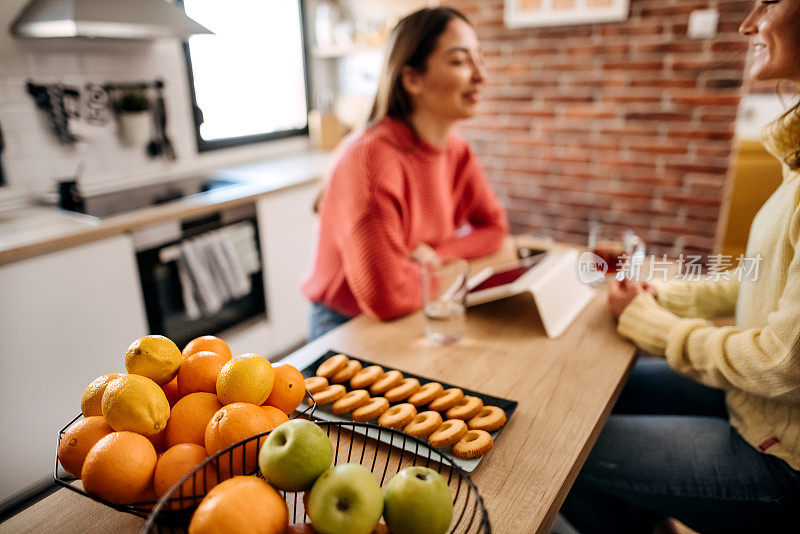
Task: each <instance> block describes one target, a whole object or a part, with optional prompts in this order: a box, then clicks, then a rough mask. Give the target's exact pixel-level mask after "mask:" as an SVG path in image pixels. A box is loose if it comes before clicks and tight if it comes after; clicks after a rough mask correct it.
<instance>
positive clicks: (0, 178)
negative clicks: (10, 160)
mask: <svg viewBox="0 0 800 534" xmlns="http://www.w3.org/2000/svg"><path fill="white" fill-rule="evenodd" d="M5 149H6V142H5V140H4V139H3V127H2V126H0V185H5V183H6V175H5V173H4V172H3V158H2V156H3V152H4V151H5Z"/></svg>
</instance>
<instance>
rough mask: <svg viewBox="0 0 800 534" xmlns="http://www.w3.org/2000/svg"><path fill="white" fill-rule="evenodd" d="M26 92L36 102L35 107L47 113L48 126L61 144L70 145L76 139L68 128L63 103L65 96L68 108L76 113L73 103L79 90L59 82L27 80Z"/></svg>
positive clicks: (65, 107)
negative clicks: (38, 82)
mask: <svg viewBox="0 0 800 534" xmlns="http://www.w3.org/2000/svg"><path fill="white" fill-rule="evenodd" d="M27 88H28V94H30V95H31V96H32V97H33V99H34V101H35V102H36V107H38V108H39V109H41V110H42V111H44V112H45V113H46V114H47V118H48V120H49V121H50V127H51V128H52V129H53V133H54V134H55V135H56V137H57V138H58V141H59V142H60V143H61V144H62V145H72V144H74V143H75V142H77V141H78V137H77V136H75V135H74V134H73V133H72V132H70V130H69V118H70V117H69V114H68V112H67V106H66V105H65V98H66V99H67V101H68V102H69V104H68V105H69V109H70V110H71V113H72V114H73V116H75V113H77V111H76V110H77V106H76V105H74V103H75V102H77V101H78V99H79V97H80V92H79V91H78V90H77V89H74V88H72V87H66V86H64V85H62V84H60V83H56V84H47V85H38V84H35V83H31V82H28V84H27Z"/></svg>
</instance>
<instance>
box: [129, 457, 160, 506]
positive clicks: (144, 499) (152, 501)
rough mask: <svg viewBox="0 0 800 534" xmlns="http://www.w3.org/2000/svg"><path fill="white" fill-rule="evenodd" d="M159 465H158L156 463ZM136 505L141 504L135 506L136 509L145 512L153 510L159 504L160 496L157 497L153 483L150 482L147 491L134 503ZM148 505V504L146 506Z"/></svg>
mask: <svg viewBox="0 0 800 534" xmlns="http://www.w3.org/2000/svg"><path fill="white" fill-rule="evenodd" d="M156 465H158V463H156ZM133 502H134V503H139V504H136V506H134V508H139V509H143V510H152V509H153V508H154V507H155V505H156V504H157V503H158V495H156V488H155V486H154V485H153V481H152V480H151V481H150V484H148V485H147V487H146V488H145V490H144V491H143V492H142V493H140V494H139V495H138V496H137V497H136V499H134V501H133ZM144 503H147V504H144Z"/></svg>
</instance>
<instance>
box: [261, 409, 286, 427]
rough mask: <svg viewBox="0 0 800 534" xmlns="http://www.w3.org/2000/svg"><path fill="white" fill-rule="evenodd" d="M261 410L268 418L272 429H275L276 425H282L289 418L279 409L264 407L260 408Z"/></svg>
mask: <svg viewBox="0 0 800 534" xmlns="http://www.w3.org/2000/svg"><path fill="white" fill-rule="evenodd" d="M261 409H262V410H264V411H265V412H267V416H268V417H269V420H270V425H272V428H275V427H276V426H278V425H282V424H283V423H285V422H286V421H288V420H289V416H288V415H286V412H284V411H283V410H281V409H280V408H276V407H275V406H266V405H265V406H262V407H261Z"/></svg>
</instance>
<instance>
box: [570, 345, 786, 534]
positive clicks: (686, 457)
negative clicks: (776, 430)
mask: <svg viewBox="0 0 800 534" xmlns="http://www.w3.org/2000/svg"><path fill="white" fill-rule="evenodd" d="M561 513H562V514H563V515H564V516H565V517H566V518H567V519H568V520H569V521H570V523H572V524H573V525H574V526H575V528H577V529H578V530H579V531H580V532H581V534H590V533H606V532H607V533H615V534H624V533H634V532H642V533H651V532H652V531H653V528H654V527H655V526H656V525H657V524H659V523H661V522H662V521H664V520H665V519H666V518H669V517H672V518H675V519H677V520H679V521H681V522H682V523H684V524H685V525H687V526H688V527H690V528H692V529H694V530H697V531H699V532H701V533H703V534H707V533H714V532H725V533H733V532H770V533H777V532H800V472H798V471H795V470H794V469H792V468H791V467H789V465H788V464H787V463H786V462H784V461H783V460H780V459H778V458H776V457H774V456H770V455H768V454H762V453H760V452H758V451H757V450H756V449H755V448H753V447H752V446H750V445H749V444H748V443H746V442H745V441H744V440H743V439H742V438H741V436H739V434H738V433H737V432H736V431H735V430H734V429H733V428H732V427H731V426H730V424H729V423H728V419H727V412H726V408H725V403H724V397H723V394H722V392H721V391H719V390H715V389H711V388H708V387H705V386H703V385H701V384H698V383H696V382H694V381H693V380H690V379H688V378H686V377H683V376H681V375H679V374H678V373H676V372H674V371H672V370H671V369H670V368H669V366H668V365H667V363H666V361H665V360H663V359H662V358H653V357H643V358H640V359H639V361H638V362H637V363H636V366H635V367H634V370H633V373H632V375H631V377H630V380H629V381H628V383H627V384H626V385H625V388H624V389H623V390H622V393H621V394H620V398H619V401H618V402H617V404H616V406H615V407H614V411H613V412H612V415H611V416H610V417H609V420H608V422H607V423H606V426H605V427H604V428H603V431H602V432H601V434H600V436H599V438H598V440H597V443H596V444H595V446H594V448H593V449H592V451H591V452H590V453H589V457H588V458H587V460H586V463H585V464H584V466H583V469H581V472H580V473H579V474H578V478H577V480H576V481H575V484H574V485H573V487H572V490H571V491H570V493H569V495H568V496H567V499H566V501H565V502H564V506H563V507H562V509H561Z"/></svg>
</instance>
